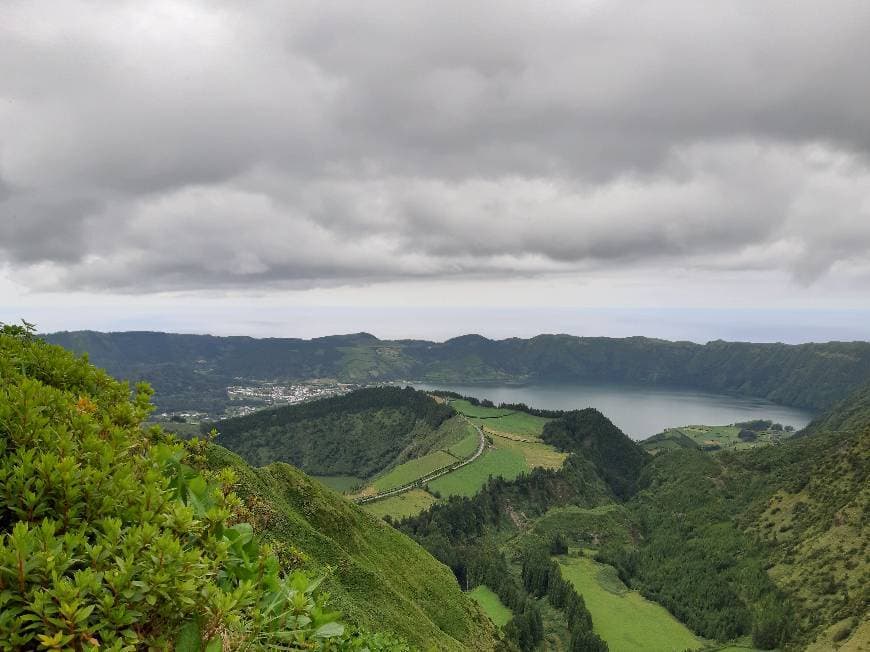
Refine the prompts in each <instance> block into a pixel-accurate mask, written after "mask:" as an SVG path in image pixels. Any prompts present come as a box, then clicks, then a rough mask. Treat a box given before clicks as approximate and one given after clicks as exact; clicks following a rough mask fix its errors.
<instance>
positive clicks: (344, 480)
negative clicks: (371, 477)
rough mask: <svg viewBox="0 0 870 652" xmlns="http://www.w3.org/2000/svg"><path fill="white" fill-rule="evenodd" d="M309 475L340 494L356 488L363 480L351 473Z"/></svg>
mask: <svg viewBox="0 0 870 652" xmlns="http://www.w3.org/2000/svg"><path fill="white" fill-rule="evenodd" d="M311 477H312V478H314V479H315V480H317V481H318V482H320V483H321V484H324V485H326V486H327V487H329V488H330V489H332V490H333V491H337V492H338V493H340V494H343V493H345V492H346V491H350V490H352V489H356V488H357V487H359V486H361V485H362V484H363V483H364V482H365V481H364V480H363V479H361V478H357V477H355V476H352V475H312V476H311Z"/></svg>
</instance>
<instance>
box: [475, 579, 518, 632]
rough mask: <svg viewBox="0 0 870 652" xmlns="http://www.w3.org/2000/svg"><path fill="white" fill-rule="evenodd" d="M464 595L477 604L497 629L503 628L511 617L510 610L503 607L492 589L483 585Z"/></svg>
mask: <svg viewBox="0 0 870 652" xmlns="http://www.w3.org/2000/svg"><path fill="white" fill-rule="evenodd" d="M466 595H467V596H468V597H469V598H471V599H472V600H474V601H475V602H476V603H477V604H479V605H480V607H481V609H483V611H484V613H485V614H486V615H487V616H489V619H490V620H491V621H492V622H494V623H495V624H496V625H498V626H499V627H503V626H504V625H505V624H507V621H509V620H510V619H511V617H513V613H512V612H511V610H510V609H508V608H507V607H506V606H504V605H503V604H502V602H501V600H499V599H498V596H497V595H496V594H495V593H493V592H492V589H490V588H489V587H488V586H486V585H485V584H481V585H480V586H478V587H476V588H474V589H472V590H471V591H469V592H468V593H466Z"/></svg>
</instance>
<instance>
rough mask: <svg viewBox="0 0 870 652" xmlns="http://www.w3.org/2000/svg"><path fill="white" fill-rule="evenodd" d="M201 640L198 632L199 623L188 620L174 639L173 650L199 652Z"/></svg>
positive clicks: (176, 651)
mask: <svg viewBox="0 0 870 652" xmlns="http://www.w3.org/2000/svg"><path fill="white" fill-rule="evenodd" d="M201 648H202V642H201V639H200V634H199V623H198V622H197V621H196V620H188V621H187V622H186V623H184V625H183V626H182V628H181V629H180V630H178V638H176V640H175V652H200V649H201Z"/></svg>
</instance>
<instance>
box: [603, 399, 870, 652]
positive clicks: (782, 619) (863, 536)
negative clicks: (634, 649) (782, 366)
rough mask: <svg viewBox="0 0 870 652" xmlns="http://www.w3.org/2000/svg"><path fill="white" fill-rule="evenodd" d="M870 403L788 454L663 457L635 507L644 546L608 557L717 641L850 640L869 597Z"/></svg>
mask: <svg viewBox="0 0 870 652" xmlns="http://www.w3.org/2000/svg"><path fill="white" fill-rule="evenodd" d="M866 399H867V391H866V390H863V391H860V392H858V393H856V394H855V395H854V396H853V397H852V398H851V399H850V400H848V401H846V402H844V403H843V404H841V405H839V406H838V407H837V408H835V409H834V410H832V411H831V412H830V413H829V414H828V415H826V416H825V417H823V418H820V419H819V420H817V421H816V422H814V424H812V425H811V427H810V428H808V429H807V431H806V432H805V433H802V435H801V436H800V437H795V438H792V439H791V440H788V441H787V442H785V443H783V444H781V445H779V446H768V447H764V448H757V449H754V450H749V451H744V452H724V451H723V452H720V453H717V454H714V455H709V454H704V453H702V452H701V451H699V450H692V449H683V450H674V451H671V452H662V453H659V454H658V455H656V457H655V458H654V460H653V462H652V463H651V464H649V465H648V466H647V468H646V469H645V471H644V474H643V477H642V480H641V491H640V492H639V493H638V494H637V495H636V496H634V497H633V498H632V499H631V500H630V501H629V502H628V503H627V507H628V508H629V510H630V511H631V513H632V514H633V515H634V517H635V520H636V522H637V523H638V524H639V526H640V527H641V530H640V535H641V536H640V537H638V538H637V545H627V546H619V545H617V546H611V547H608V548H605V549H603V550H602V554H601V556H600V558H601V559H603V560H605V561H608V562H610V563H612V564H614V565H615V566H616V567H617V568H618V569H619V571H620V575H621V577H622V578H623V580H624V581H626V582H632V583H634V584H635V585H638V586H639V587H640V588H641V590H642V591H643V593H644V595H646V596H648V597H652V598H654V599H656V600H658V601H660V602H661V603H662V604H664V605H665V606H666V607H668V608H669V609H670V610H671V611H672V613H674V614H675V615H677V616H678V617H679V618H680V619H681V620H683V621H684V622H686V623H687V624H689V625H690V626H691V627H692V628H693V629H695V631H697V632H699V633H701V634H703V635H705V636H708V637H711V638H718V639H721V640H724V639H727V638H729V637H738V636H741V635H746V634H750V633H751V634H753V636H754V637H755V640H756V644H758V645H766V646H771V645H775V644H781V643H789V644H790V645H792V646H800V645H803V644H809V643H810V642H812V641H813V640H814V639H815V638H816V637H818V636H823V637H824V636H829V637H832V636H835V635H839V636H841V637H843V639H845V638H848V635H849V634H850V632H851V629H852V628H853V627H854V626H855V624H857V623H858V622H860V621H861V620H862V619H864V618H866V617H867V605H868V598H870V594H868V589H867V587H868V586H870V582H868V580H870V565H868V556H867V555H868V550H870V533H868V528H867V526H866V518H867V513H868V510H870V483H868V469H870V429H868V427H867V425H866V424H868V423H870V421H868V416H870V411H868V405H870V403H868V402H867V400H866ZM831 628H833V630H832V631H829V630H831ZM828 644H830V645H833V640H832V639H830V638H829V640H828Z"/></svg>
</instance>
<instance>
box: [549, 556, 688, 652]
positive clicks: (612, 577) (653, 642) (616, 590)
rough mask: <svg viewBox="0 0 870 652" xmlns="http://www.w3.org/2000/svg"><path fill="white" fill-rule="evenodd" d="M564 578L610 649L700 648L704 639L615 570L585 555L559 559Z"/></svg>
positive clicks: (642, 651)
mask: <svg viewBox="0 0 870 652" xmlns="http://www.w3.org/2000/svg"><path fill="white" fill-rule="evenodd" d="M559 565H560V567H561V569H562V574H563V576H564V577H565V579H567V580H569V581H570V582H571V583H572V584H573V585H574V587H575V588H576V589H577V591H578V592H579V593H580V594H582V595H583V599H584V600H585V601H586V606H587V608H588V609H589V611H590V613H591V614H592V622H593V624H594V628H595V632H596V633H597V634H598V635H599V636H601V638H603V639H604V640H605V641H606V642H607V644H608V646H609V647H610V650H611V651H612V652H645V651H646V650H661V651H662V652H666V651H671V650H673V651H674V652H682V651H683V650H693V649H701V648H702V647H704V642H703V641H702V640H701V639H699V638H697V637H696V636H695V635H694V634H693V633H692V632H691V631H690V630H689V629H688V628H687V627H686V626H685V625H683V624H682V623H681V622H679V621H678V620H677V619H676V618H674V617H673V616H672V615H671V614H670V613H668V611H667V610H666V609H665V608H664V607H662V606H661V605H658V604H656V603H655V602H650V601H649V600H647V599H646V598H644V597H643V596H641V595H640V593H638V592H637V591H630V590H628V588H627V587H626V586H625V585H624V584H623V583H622V582H621V581H620V580H619V578H618V577H617V575H616V571H615V570H614V569H613V568H612V567H610V566H606V565H603V564H598V563H596V562H594V561H593V560H591V559H588V558H586V557H570V558H563V559H559Z"/></svg>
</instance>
